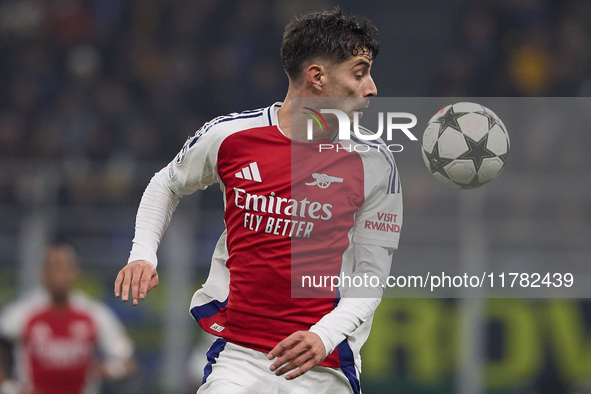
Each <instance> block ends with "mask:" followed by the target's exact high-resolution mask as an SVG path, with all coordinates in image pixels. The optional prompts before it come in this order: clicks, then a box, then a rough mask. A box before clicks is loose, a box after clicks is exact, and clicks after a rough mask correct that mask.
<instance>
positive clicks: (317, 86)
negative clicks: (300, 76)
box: [305, 63, 326, 92]
mask: <svg viewBox="0 0 591 394" xmlns="http://www.w3.org/2000/svg"><path fill="white" fill-rule="evenodd" d="M325 75H326V70H325V68H324V66H323V65H321V64H318V63H312V64H310V65H309V66H308V68H306V72H305V77H306V84H307V85H308V86H310V88H312V90H314V91H316V92H320V91H322V87H323V83H324V79H325V78H324V77H325Z"/></svg>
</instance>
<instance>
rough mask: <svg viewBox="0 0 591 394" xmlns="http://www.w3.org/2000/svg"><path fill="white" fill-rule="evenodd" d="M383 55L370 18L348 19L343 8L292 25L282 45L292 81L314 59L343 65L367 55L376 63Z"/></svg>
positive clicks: (284, 63)
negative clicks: (304, 65) (307, 61)
mask: <svg viewBox="0 0 591 394" xmlns="http://www.w3.org/2000/svg"><path fill="white" fill-rule="evenodd" d="M379 51H380V42H379V39H378V29H377V28H376V27H375V25H374V24H373V23H372V22H371V21H370V20H369V19H367V18H358V17H357V16H356V15H345V14H343V12H342V11H341V9H340V7H338V6H337V7H335V8H334V9H333V10H331V11H323V12H314V13H310V14H306V15H304V16H303V17H301V18H299V19H296V20H294V21H293V22H290V23H289V24H288V25H287V26H286V27H285V32H284V33H283V42H282V44H281V60H282V61H283V68H284V69H285V73H286V74H287V76H288V77H289V79H290V80H294V81H295V80H298V79H299V77H300V75H301V72H302V64H303V63H304V62H305V61H306V60H308V59H311V58H313V57H323V58H326V59H328V60H330V61H333V62H342V61H345V60H347V59H348V58H350V57H352V56H359V55H361V54H364V53H367V54H368V55H369V56H370V58H371V59H374V58H375V57H376V56H377V55H378V52H379Z"/></svg>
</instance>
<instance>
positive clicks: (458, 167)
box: [421, 102, 510, 189]
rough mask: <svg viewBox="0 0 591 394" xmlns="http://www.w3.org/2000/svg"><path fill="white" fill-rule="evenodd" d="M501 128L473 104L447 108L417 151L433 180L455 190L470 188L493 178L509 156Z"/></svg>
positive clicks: (491, 115) (491, 114)
mask: <svg viewBox="0 0 591 394" xmlns="http://www.w3.org/2000/svg"><path fill="white" fill-rule="evenodd" d="M509 147H510V144H509V135H508V134H507V129H506V128H505V125H504V124H503V122H502V121H501V119H499V117H498V116H497V115H496V114H495V113H494V112H492V111H491V110H490V109H488V108H486V107H485V106H483V105H480V104H476V103H468V102H461V103H456V104H451V105H448V106H447V107H444V108H442V109H441V110H439V112H437V113H436V114H435V115H433V117H432V118H431V120H429V123H428V124H427V128H426V129H425V132H424V133H423V142H422V144H421V152H422V154H423V160H424V161H425V165H426V166H427V168H428V169H429V171H430V172H431V174H433V176H434V177H435V178H437V180H439V181H440V182H442V183H444V184H445V185H447V186H451V187H454V188H459V189H474V188H477V187H480V186H482V185H484V184H485V183H488V182H490V181H492V180H493V179H495V178H496V177H497V176H498V175H499V174H500V172H501V170H502V169H503V167H504V166H505V163H506V161H507V156H508V154H509Z"/></svg>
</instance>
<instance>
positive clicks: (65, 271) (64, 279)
mask: <svg viewBox="0 0 591 394" xmlns="http://www.w3.org/2000/svg"><path fill="white" fill-rule="evenodd" d="M77 275H78V266H77V264H76V257H75V255H74V254H73V252H72V251H71V250H70V249H68V248H63V247H56V248H53V249H51V250H49V251H48V252H47V255H46V259H45V265H44V271H43V282H44V284H45V287H46V288H47V291H48V292H49V293H50V294H51V296H52V298H53V299H54V301H57V302H65V301H66V300H67V298H68V294H69V293H70V291H71V289H72V287H73V285H74V282H75V281H76V277H77Z"/></svg>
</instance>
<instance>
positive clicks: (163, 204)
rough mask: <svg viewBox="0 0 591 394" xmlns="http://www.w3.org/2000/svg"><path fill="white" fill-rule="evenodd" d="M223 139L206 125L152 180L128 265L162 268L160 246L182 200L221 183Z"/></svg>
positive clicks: (139, 219) (217, 131) (138, 220)
mask: <svg viewBox="0 0 591 394" xmlns="http://www.w3.org/2000/svg"><path fill="white" fill-rule="evenodd" d="M210 129H211V130H210ZM223 135H224V133H223V132H221V131H220V130H217V129H216V128H215V127H212V126H211V125H210V124H206V125H205V126H203V128H201V129H200V130H199V131H198V132H197V133H196V134H195V135H194V136H192V137H189V138H188V139H187V142H185V144H184V145H183V148H182V149H181V151H180V152H179V153H178V154H177V156H176V157H175V159H174V160H173V161H172V162H170V164H169V165H168V166H167V167H165V168H163V169H162V170H160V171H159V172H158V173H156V174H155V175H154V176H153V177H152V179H151V180H150V183H149V184H148V186H147V187H146V190H145V191H144V194H143V196H142V199H141V201H140V205H139V208H138V212H137V217H136V225H135V237H134V239H133V246H132V249H131V253H130V256H129V259H128V263H130V262H132V261H135V260H146V261H148V262H150V263H151V264H152V265H154V267H156V266H157V265H158V257H157V254H156V252H157V250H158V246H159V245H160V241H161V239H162V236H163V235H164V231H165V230H166V228H167V227H168V225H169V223H170V220H171V218H172V214H173V212H174V210H175V209H176V207H177V206H178V204H179V202H180V199H181V197H182V196H184V195H187V194H191V193H194V192H195V191H197V190H199V189H205V188H206V187H207V186H209V185H211V184H212V183H215V182H216V181H217V180H218V175H217V152H218V150H219V146H220V144H221V141H222V140H223Z"/></svg>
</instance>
